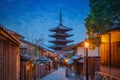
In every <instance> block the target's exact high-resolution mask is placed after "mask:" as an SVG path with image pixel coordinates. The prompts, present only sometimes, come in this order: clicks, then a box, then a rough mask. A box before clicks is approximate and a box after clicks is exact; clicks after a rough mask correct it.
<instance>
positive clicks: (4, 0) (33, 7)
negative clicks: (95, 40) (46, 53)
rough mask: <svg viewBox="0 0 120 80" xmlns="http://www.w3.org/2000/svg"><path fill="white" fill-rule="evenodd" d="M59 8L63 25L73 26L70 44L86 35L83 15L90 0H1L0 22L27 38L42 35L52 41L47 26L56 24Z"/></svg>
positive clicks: (84, 15)
mask: <svg viewBox="0 0 120 80" xmlns="http://www.w3.org/2000/svg"><path fill="white" fill-rule="evenodd" d="M60 9H61V10H62V23H63V25H65V26H67V27H70V28H73V30H72V31H70V32H69V34H73V35H74V36H72V37H71V38H68V39H70V40H74V42H73V43H71V44H76V43H79V42H81V41H82V40H84V39H85V38H86V29H85V25H84V23H85V18H86V17H87V15H88V14H89V12H90V9H89V0H0V24H1V25H3V26H4V27H6V28H8V29H11V30H13V31H15V32H17V33H19V34H21V35H23V36H25V38H26V40H32V39H39V38H44V44H46V45H51V44H50V43H48V41H50V40H53V38H50V37H49V36H48V35H51V34H53V33H52V32H50V31H49V29H51V28H54V27H56V26H57V25H58V24H59V13H60Z"/></svg>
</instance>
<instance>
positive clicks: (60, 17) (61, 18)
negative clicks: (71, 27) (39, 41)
mask: <svg viewBox="0 0 120 80" xmlns="http://www.w3.org/2000/svg"><path fill="white" fill-rule="evenodd" d="M60 24H62V11H61V9H60Z"/></svg>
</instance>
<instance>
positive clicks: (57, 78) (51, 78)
mask: <svg viewBox="0 0 120 80" xmlns="http://www.w3.org/2000/svg"><path fill="white" fill-rule="evenodd" d="M39 80H69V79H68V78H66V77H65V68H64V67H60V68H59V69H58V70H57V71H54V72H52V73H51V74H48V75H47V76H45V77H44V78H42V79H39Z"/></svg>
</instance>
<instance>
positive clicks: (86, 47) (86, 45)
mask: <svg viewBox="0 0 120 80" xmlns="http://www.w3.org/2000/svg"><path fill="white" fill-rule="evenodd" d="M84 44H85V49H86V58H85V59H86V80H88V47H89V43H88V42H87V41H85V43H84Z"/></svg>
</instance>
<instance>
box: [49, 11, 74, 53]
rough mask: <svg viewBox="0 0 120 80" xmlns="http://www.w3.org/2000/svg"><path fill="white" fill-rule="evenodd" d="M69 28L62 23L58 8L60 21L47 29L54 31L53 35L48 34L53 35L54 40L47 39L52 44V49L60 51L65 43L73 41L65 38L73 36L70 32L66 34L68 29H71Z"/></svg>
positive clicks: (65, 45)
mask: <svg viewBox="0 0 120 80" xmlns="http://www.w3.org/2000/svg"><path fill="white" fill-rule="evenodd" d="M71 30H72V29H71V28H68V27H66V26H64V25H63V24H62V13H61V10H60V23H59V24H58V26H56V27H55V28H52V29H50V30H49V31H51V32H54V34H53V35H49V36H50V37H53V38H54V39H55V40H52V41H49V42H51V43H53V44H55V45H54V46H51V47H50V48H52V49H54V50H55V51H62V49H63V48H64V47H67V43H70V42H73V41H72V40H67V39H66V38H68V37H71V36H73V35H72V34H68V33H67V32H68V31H71Z"/></svg>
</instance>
